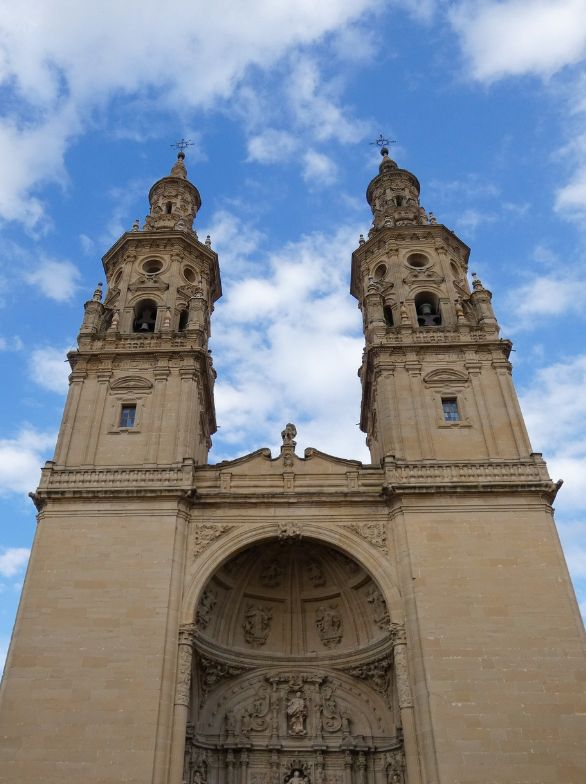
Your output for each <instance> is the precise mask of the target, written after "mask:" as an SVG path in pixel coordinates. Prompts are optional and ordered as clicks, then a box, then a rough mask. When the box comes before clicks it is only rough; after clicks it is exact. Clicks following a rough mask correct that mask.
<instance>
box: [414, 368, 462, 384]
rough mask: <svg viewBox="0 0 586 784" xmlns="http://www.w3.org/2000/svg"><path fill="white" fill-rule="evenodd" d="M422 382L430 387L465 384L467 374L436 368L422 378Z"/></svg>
mask: <svg viewBox="0 0 586 784" xmlns="http://www.w3.org/2000/svg"><path fill="white" fill-rule="evenodd" d="M423 381H424V382H425V383H426V384H428V385H430V386H431V385H438V386H441V385H444V384H466V383H467V382H468V374H467V373H463V372H462V371H461V370H452V369H451V368H438V369H437V370H432V371H430V372H429V373H428V374H427V375H426V376H424V378H423Z"/></svg>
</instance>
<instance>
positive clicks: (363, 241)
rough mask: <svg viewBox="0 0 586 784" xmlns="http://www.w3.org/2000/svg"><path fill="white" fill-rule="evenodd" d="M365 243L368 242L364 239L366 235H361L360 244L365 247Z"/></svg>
mask: <svg viewBox="0 0 586 784" xmlns="http://www.w3.org/2000/svg"><path fill="white" fill-rule="evenodd" d="M365 242H366V240H365V239H364V234H361V235H360V237H359V238H358V244H359V245H364V243H365Z"/></svg>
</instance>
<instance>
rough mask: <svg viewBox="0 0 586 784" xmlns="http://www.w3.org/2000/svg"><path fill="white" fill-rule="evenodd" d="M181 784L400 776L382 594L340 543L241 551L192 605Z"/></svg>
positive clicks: (342, 781)
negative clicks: (190, 673) (188, 702)
mask: <svg viewBox="0 0 586 784" xmlns="http://www.w3.org/2000/svg"><path fill="white" fill-rule="evenodd" d="M195 627H196V631H195V637H194V641H193V647H194V659H193V662H194V663H193V668H194V671H193V677H192V699H191V705H190V708H189V721H188V726H187V738H186V746H185V772H184V780H185V782H186V784H288V782H289V781H291V782H294V784H297V782H299V784H391V783H392V784H402V782H403V780H404V779H403V768H404V763H403V748H402V731H401V726H400V714H399V708H398V701H397V695H396V693H395V686H394V682H395V679H394V678H393V677H392V661H393V659H392V640H391V635H390V619H389V613H388V610H387V606H386V604H385V600H384V598H383V595H382V593H381V591H380V590H379V588H378V586H377V585H376V583H375V582H374V580H373V579H372V577H371V576H370V575H369V574H368V573H367V572H366V571H365V570H364V569H363V568H362V567H361V566H360V565H359V564H358V563H357V562H356V561H355V560H353V559H351V558H349V557H348V556H347V555H345V554H344V553H342V552H340V551H339V550H337V549H335V548H333V547H331V546H329V545H326V544H323V543H317V542H307V541H305V540H303V541H301V540H293V541H291V540H288V541H285V542H280V541H270V542H264V543H259V544H256V545H253V546H250V547H248V548H246V549H245V550H242V551H241V552H239V553H238V554H236V555H235V556H233V557H232V558H230V559H229V560H228V561H227V562H225V563H224V564H223V565H222V566H221V567H220V568H219V569H217V570H216V572H215V573H214V574H213V576H212V577H211V578H210V579H209V580H208V582H207V585H206V587H205V589H204V591H203V592H202V594H201V598H200V601H199V604H198V607H197V611H196V619H195Z"/></svg>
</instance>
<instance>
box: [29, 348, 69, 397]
mask: <svg viewBox="0 0 586 784" xmlns="http://www.w3.org/2000/svg"><path fill="white" fill-rule="evenodd" d="M68 351H69V348H63V349H61V348H54V347H52V346H44V347H43V348H36V349H34V350H33V351H32V353H31V356H30V359H29V374H30V376H31V378H32V379H33V381H34V382H35V383H37V384H38V385H39V386H41V387H43V388H44V389H48V390H49V391H51V392H57V393H58V394H65V393H66V392H67V389H68V386H69V383H68V377H69V373H70V372H71V368H70V367H69V362H68V361H67V352H68Z"/></svg>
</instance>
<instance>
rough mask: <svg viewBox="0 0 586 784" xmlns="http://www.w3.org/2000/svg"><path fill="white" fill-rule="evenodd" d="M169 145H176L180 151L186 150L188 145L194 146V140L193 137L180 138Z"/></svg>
mask: <svg viewBox="0 0 586 784" xmlns="http://www.w3.org/2000/svg"><path fill="white" fill-rule="evenodd" d="M169 146H170V147H175V149H176V150H179V152H184V151H185V150H186V149H187V148H188V147H193V142H192V141H191V139H180V140H179V141H178V142H175V144H171V145H169Z"/></svg>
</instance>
